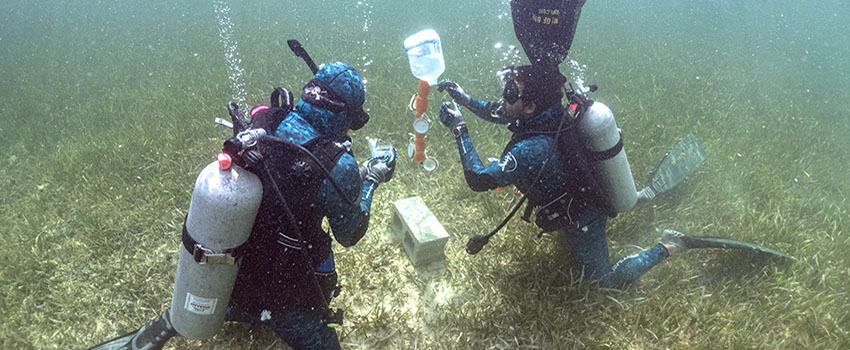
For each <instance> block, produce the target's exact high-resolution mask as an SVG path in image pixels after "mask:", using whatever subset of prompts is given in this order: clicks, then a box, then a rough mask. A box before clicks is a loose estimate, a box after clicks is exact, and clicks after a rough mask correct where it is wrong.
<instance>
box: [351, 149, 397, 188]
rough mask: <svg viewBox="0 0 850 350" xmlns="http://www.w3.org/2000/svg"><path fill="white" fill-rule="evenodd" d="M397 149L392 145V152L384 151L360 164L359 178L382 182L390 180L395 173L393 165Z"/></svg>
mask: <svg viewBox="0 0 850 350" xmlns="http://www.w3.org/2000/svg"><path fill="white" fill-rule="evenodd" d="M397 159H398V151H396V149H395V147H393V150H392V152H386V153H383V154H380V155H378V156H377V157H372V158H370V159H369V160H367V161H365V162H363V165H361V166H360V179H362V180H366V179H369V180H372V181H375V182H377V183H384V182H387V181H390V180H392V178H393V175H395V165H396V160H397Z"/></svg>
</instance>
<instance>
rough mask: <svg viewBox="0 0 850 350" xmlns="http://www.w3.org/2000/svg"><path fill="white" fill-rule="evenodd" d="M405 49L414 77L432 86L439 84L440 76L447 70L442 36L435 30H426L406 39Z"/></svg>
mask: <svg viewBox="0 0 850 350" xmlns="http://www.w3.org/2000/svg"><path fill="white" fill-rule="evenodd" d="M404 49H405V50H407V59H408V60H409V61H410V71H411V72H412V73H413V76H415V77H417V78H419V79H421V80H425V81H427V82H428V84H430V85H435V84H437V79H438V78H440V74H443V71H445V70H446V62H445V61H443V47H442V45H441V44H440V36H439V35H437V32H435V31H434V30H433V29H426V30H423V31H421V32H419V33H416V34H413V35H411V36H409V37H407V39H404Z"/></svg>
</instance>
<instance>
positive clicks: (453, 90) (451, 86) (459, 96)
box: [437, 79, 470, 106]
mask: <svg viewBox="0 0 850 350" xmlns="http://www.w3.org/2000/svg"><path fill="white" fill-rule="evenodd" d="M437 91H440V92H443V91H446V92H448V93H449V96H451V97H452V99H453V100H455V102H457V103H459V104H460V105H461V106H468V105H469V100H470V97H469V95H467V94H466V93H465V92H463V88H462V87H460V85H458V84H457V83H455V82H454V81H452V80H451V79H443V80H440V82H439V83H437Z"/></svg>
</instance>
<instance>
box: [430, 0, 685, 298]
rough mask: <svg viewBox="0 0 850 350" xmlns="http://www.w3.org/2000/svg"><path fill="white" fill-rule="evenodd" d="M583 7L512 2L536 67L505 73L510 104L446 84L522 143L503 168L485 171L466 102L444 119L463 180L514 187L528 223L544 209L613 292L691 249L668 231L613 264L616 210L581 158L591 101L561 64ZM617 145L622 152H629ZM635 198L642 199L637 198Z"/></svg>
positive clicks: (540, 0) (574, 2) (541, 219)
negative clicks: (609, 230)
mask: <svg viewBox="0 0 850 350" xmlns="http://www.w3.org/2000/svg"><path fill="white" fill-rule="evenodd" d="M583 4H584V0H558V1H554V0H526V1H522V0H512V1H511V10H512V17H513V21H514V28H515V32H516V33H517V38H518V39H519V40H520V42H521V43H522V46H523V49H524V51H525V52H526V54H527V55H528V57H529V60H530V61H531V63H532V64H531V65H528V66H519V67H506V68H505V69H503V70H502V71H501V72H499V76H500V78H501V80H502V83H503V88H504V90H503V94H502V100H501V101H499V102H485V101H481V100H478V99H474V98H471V97H470V96H469V95H467V94H466V93H465V92H464V91H463V89H461V88H460V86H459V85H458V84H456V83H454V82H453V81H451V80H449V79H446V80H443V81H441V82H440V83H439V84H438V90H439V91H446V92H448V93H449V95H450V96H451V97H452V99H453V100H454V101H455V102H456V103H457V104H460V105H461V106H463V107H466V108H469V109H470V110H471V111H472V112H473V113H474V114H475V115H476V116H478V117H481V118H482V119H485V120H487V121H490V122H494V123H499V124H508V129H509V130H511V131H512V132H513V137H512V138H511V141H510V142H509V143H508V145H507V146H506V147H505V149H504V151H503V153H502V156H501V158H500V159H499V160H498V162H494V163H491V164H490V165H489V166H484V165H483V163H482V162H481V160H480V158H479V156H478V153H477V152H476V151H475V148H474V147H473V145H472V142H471V139H470V136H469V133H468V131H467V127H466V123H465V122H464V120H463V116H462V114H461V112H460V108H459V107H457V105H453V104H450V103H443V105H442V106H441V107H440V121H441V122H442V123H443V124H444V125H446V126H447V127H449V129H450V130H451V132H452V134H453V135H454V137H455V139H456V142H457V145H458V149H459V151H460V157H461V163H462V165H463V170H464V176H465V177H466V181H467V183H468V184H469V186H470V188H472V190H473V191H486V190H490V189H495V188H499V187H504V186H507V185H515V186H516V188H517V189H518V190H519V191H521V192H522V193H523V194H524V195H525V197H523V201H524V200H525V199H528V201H529V204H528V206H527V209H526V214H525V215H523V218H524V219H526V220H528V216H529V215H530V211H531V209H537V212H536V214H537V215H536V219H535V223H536V224H537V225H538V226H540V227H541V228H542V229H543V231H546V232H551V231H555V230H559V231H561V232H563V234H564V236H565V238H566V241H567V245H568V247H569V250H570V251H571V253H572V256H573V257H574V258H575V260H576V261H577V263H578V266H579V267H580V268H581V269H583V270H584V271H585V273H587V274H588V275H590V276H592V277H593V278H595V279H598V280H599V282H600V284H601V285H602V286H604V287H619V286H622V285H624V284H626V283H628V282H630V281H632V280H634V279H636V278H638V277H639V276H641V275H642V274H644V273H645V272H647V271H648V270H649V269H650V268H652V267H653V266H655V265H656V264H658V263H660V262H661V261H663V260H664V259H666V258H667V257H669V256H670V255H671V254H673V253H676V252H678V251H681V250H683V249H686V247H687V246H686V245H685V244H683V243H682V242H681V240H680V239H679V235H681V234H678V233H677V232H675V231H670V230H667V231H665V233H664V234H663V237H662V242H661V243H659V244H657V245H655V246H654V247H652V248H650V249H648V250H646V251H643V252H640V253H638V254H634V255H630V256H628V257H625V258H623V259H621V260H620V261H618V262H617V263H615V264H613V265H612V264H611V263H610V261H609V260H608V244H607V242H606V239H605V224H606V222H607V218H608V216H613V215H616V213H617V210H612V208H611V205H610V203H608V202H607V201H608V199H607V198H600V197H604V196H601V195H600V194H601V193H602V191H600V189H599V185H598V183H597V181H595V180H594V179H592V178H591V176H593V170H592V169H591V164H590V163H589V162H588V159H586V158H585V157H583V156H582V152H583V150H582V149H580V148H582V147H585V146H584V145H581V144H580V141H579V140H578V139H579V137H575V135H576V133H575V130H576V129H578V128H576V127H575V126H576V124H577V121H576V120H577V119H578V118H579V117H580V114H581V113H582V112H583V110H582V109H584V108H590V106H591V105H592V101H589V100H587V99H586V98H585V97H584V96H583V94H582V93H581V92H578V93H576V92H575V91H572V90H571V89H565V88H564V86H565V85H564V84H565V82H566V78H565V77H564V76H563V75H562V74H561V73H560V72H559V69H558V67H557V66H558V64H560V63H561V62H562V61H563V60H564V59H565V58H566V56H567V53H568V52H569V49H570V46H571V43H572V39H573V35H574V33H575V28H576V24H577V23H578V18H579V15H580V13H581V6H582V5H583ZM565 90H566V91H567V92H568V94H569V96H568V97H569V99H570V103H579V106H578V108H579V110H578V111H577V113H576V115H575V116H574V115H571V114H570V113H568V112H567V111H566V109H565V108H564V107H563V106H562V105H561V99H562V98H563V97H564V94H563V91H565ZM600 105H601V104H600ZM605 109H606V110H607V107H606V108H605ZM621 142H622V141H620V145H621V144H622V143H621ZM612 149H613V150H614V151H621V150H622V147H620V148H619V150H618V149H616V147H615V148H612ZM614 154H616V152H614ZM608 157H611V156H608ZM625 167H626V169H625V170H626V171H628V175H627V176H626V178H627V179H626V181H627V182H630V183H631V182H632V180H631V172H630V170H628V163H627V162H626V163H625ZM633 188H634V187H633V184H632V191H634V189H633ZM630 195H631V196H632V197H634V196H635V193H631V194H630ZM520 204H522V203H520ZM630 205H631V206H633V205H634V200H632V201H631V203H630ZM519 206H520V205H517V206H516V207H515V208H514V210H513V212H512V213H511V215H513V213H515V212H516V210H517V209H519ZM509 218H510V216H509V217H508V218H506V220H505V221H503V223H502V225H500V227H499V228H501V227H502V226H503V225H504V223H506V222H507V220H508V219H509ZM499 228H497V229H496V231H497V230H498V229H499ZM496 231H493V232H492V233H491V234H490V235H487V236H476V237H475V238H473V239H472V240H470V242H469V245H467V251H468V252H469V253H470V254H475V253H477V252H478V250H480V249H481V247H483V245H484V244H486V242H487V240H488V239H489V237H490V236H492V235H493V234H494V233H495V232H496Z"/></svg>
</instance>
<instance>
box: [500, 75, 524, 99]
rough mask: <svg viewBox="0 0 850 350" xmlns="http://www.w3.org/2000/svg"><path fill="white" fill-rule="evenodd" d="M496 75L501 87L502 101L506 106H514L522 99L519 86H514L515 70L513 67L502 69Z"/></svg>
mask: <svg viewBox="0 0 850 350" xmlns="http://www.w3.org/2000/svg"><path fill="white" fill-rule="evenodd" d="M496 75H498V76H499V84H500V85H501V86H502V99H503V100H504V101H505V102H507V103H508V104H514V103H516V101H519V99H520V98H522V95H521V94H520V92H519V86H517V84H516V69H515V68H514V66H507V67H505V68H502V70H500V71H499V72H498V73H496Z"/></svg>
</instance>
